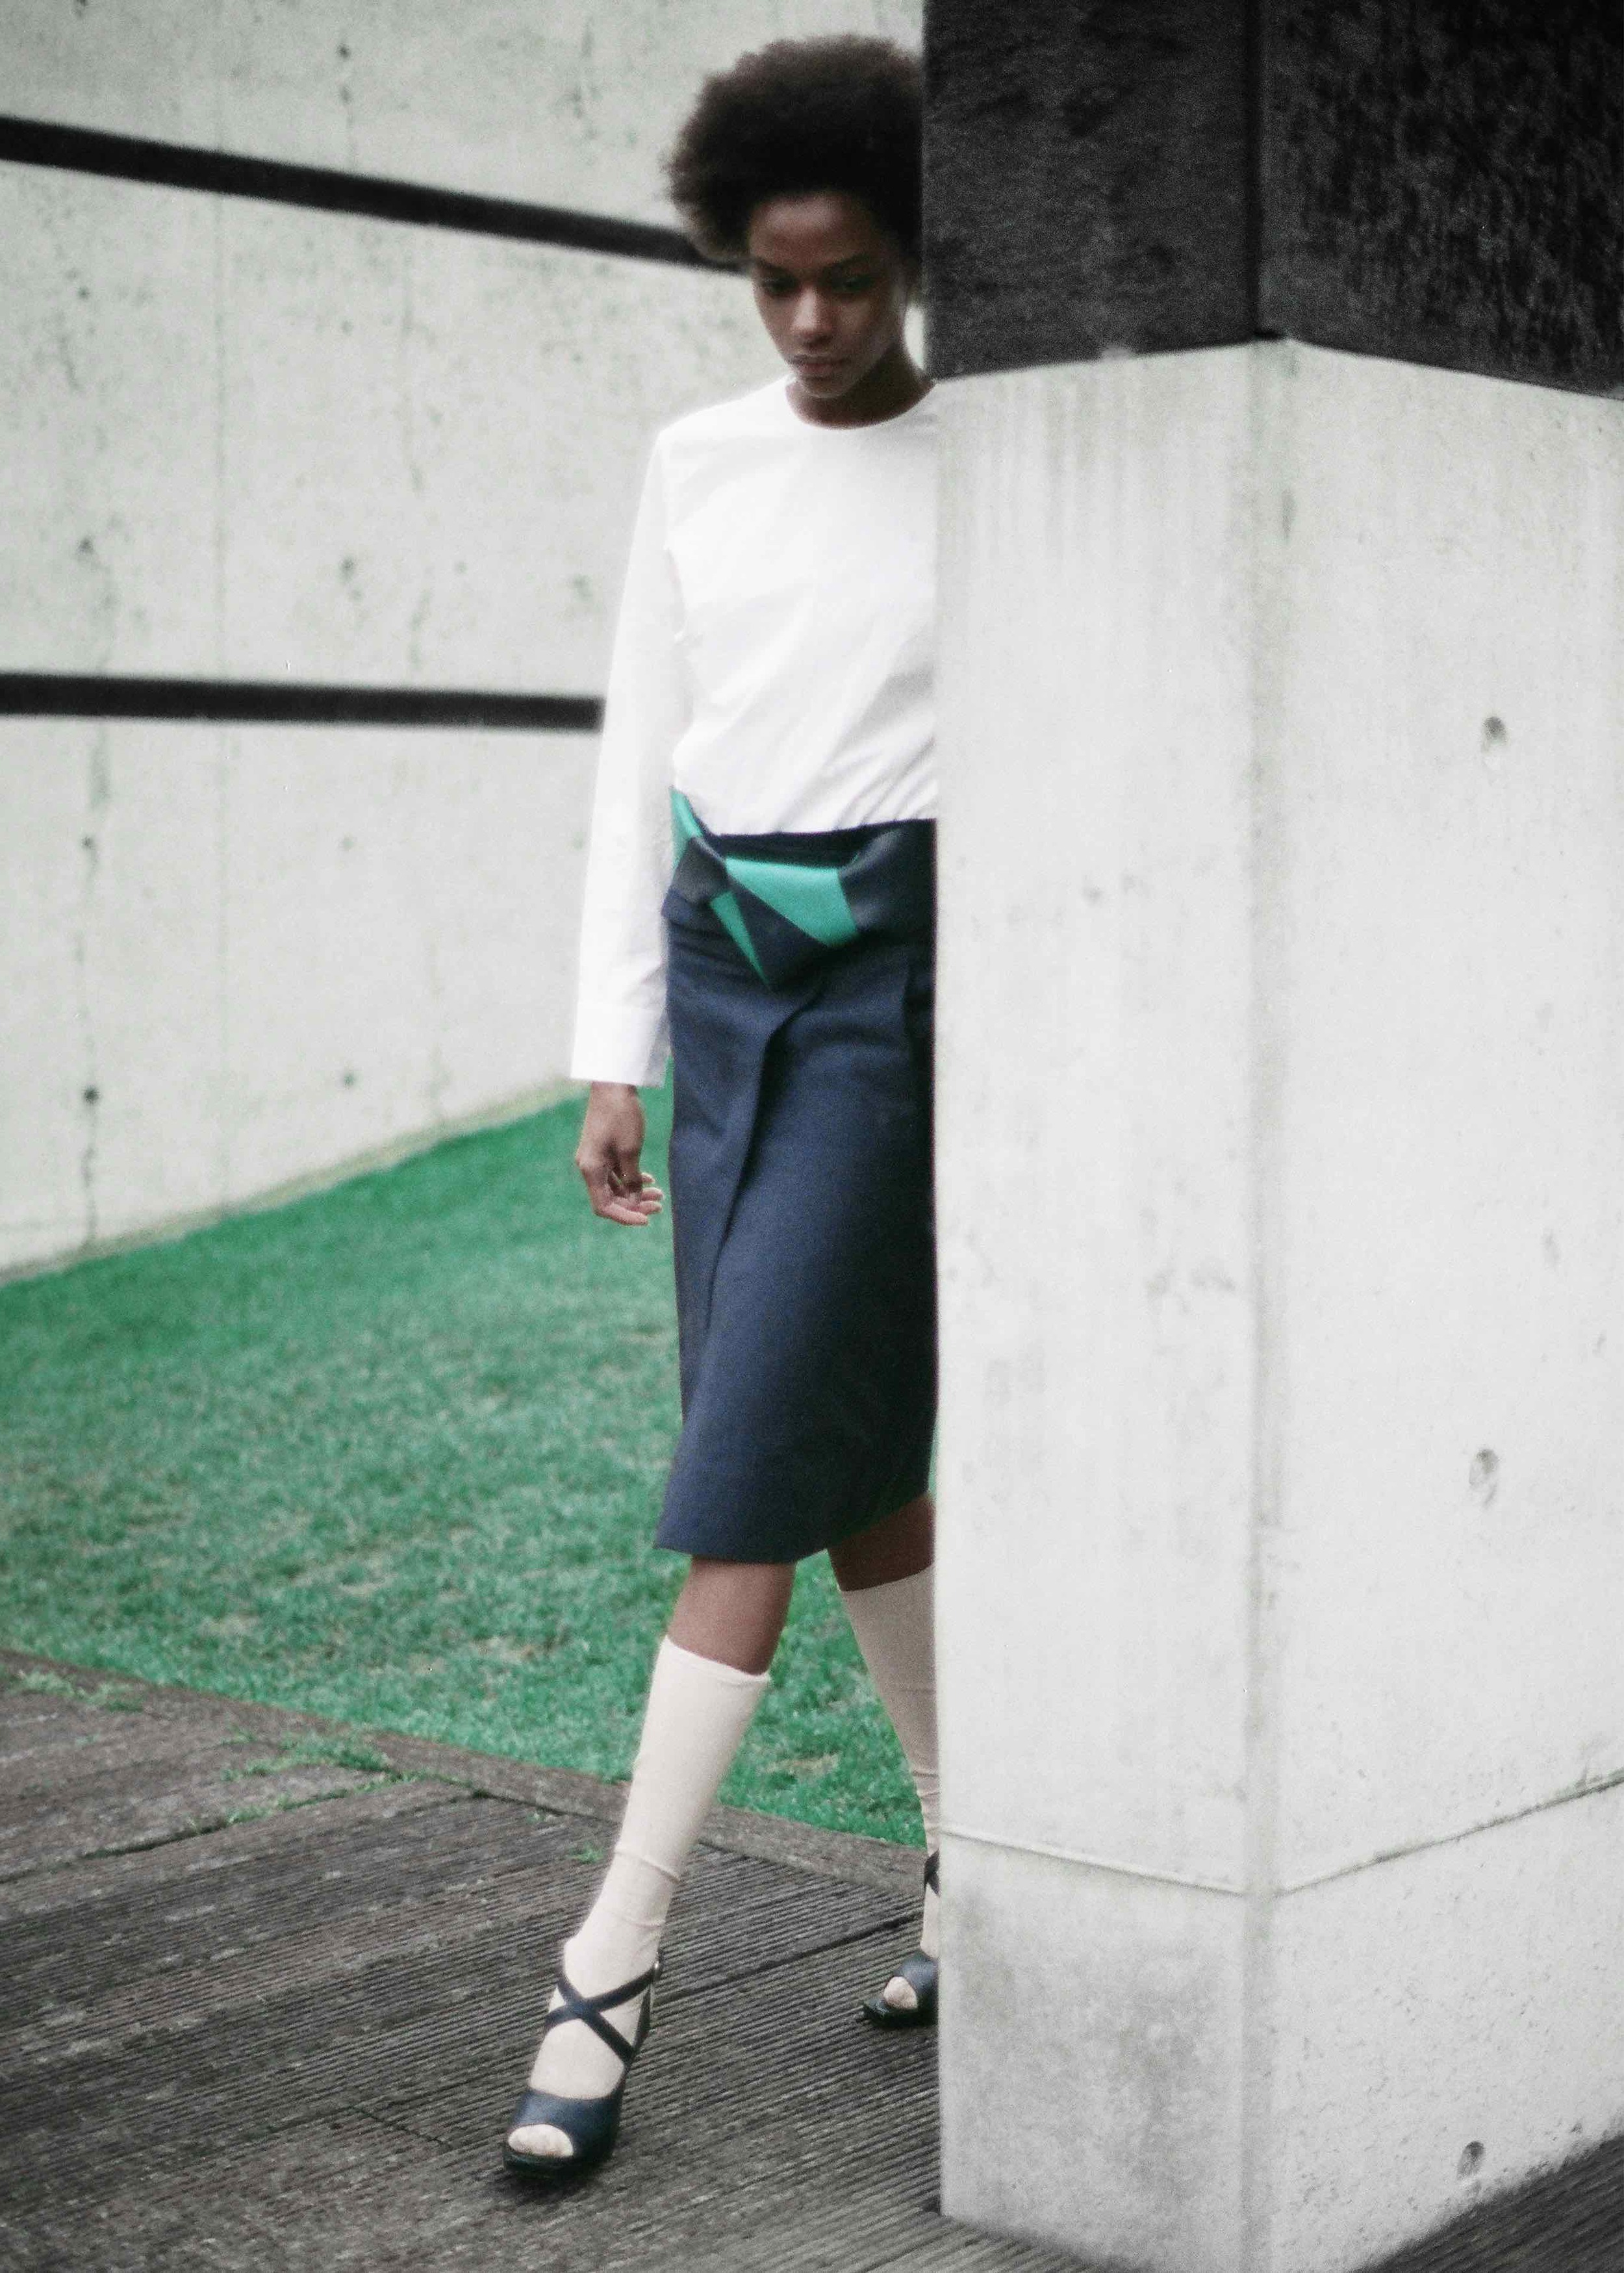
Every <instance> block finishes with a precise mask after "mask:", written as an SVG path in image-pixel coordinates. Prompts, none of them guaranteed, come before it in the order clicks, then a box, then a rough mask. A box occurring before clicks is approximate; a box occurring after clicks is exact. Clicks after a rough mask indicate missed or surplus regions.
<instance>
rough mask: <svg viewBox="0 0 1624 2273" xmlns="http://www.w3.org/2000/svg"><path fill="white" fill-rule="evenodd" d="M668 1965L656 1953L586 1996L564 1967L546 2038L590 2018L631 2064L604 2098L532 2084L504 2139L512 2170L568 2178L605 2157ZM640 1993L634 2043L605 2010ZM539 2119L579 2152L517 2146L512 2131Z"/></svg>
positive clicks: (544, 2032)
mask: <svg viewBox="0 0 1624 2273" xmlns="http://www.w3.org/2000/svg"><path fill="white" fill-rule="evenodd" d="M663 1966H664V1960H663V1959H662V1958H658V1957H656V1958H655V1962H654V1963H653V1964H652V1965H651V1966H650V1967H649V1969H648V1970H647V1973H640V1974H639V1975H638V1977H637V1978H636V1980H635V1981H623V1982H622V1983H621V1984H620V1986H619V1987H618V1988H617V1989H605V1990H604V1991H603V1992H602V1994H601V1995H599V1996H596V1997H583V1996H582V1995H581V1993H580V1990H579V1989H577V1988H576V1987H575V1985H574V1984H573V1982H572V1981H571V1980H570V1978H569V1977H568V1976H567V1975H566V1974H565V1972H564V1970H563V1969H562V1968H560V1969H559V1972H558V1984H557V1985H558V1993H559V1996H560V1997H561V1998H562V1999H563V2002H562V2003H561V2004H558V2005H555V2006H554V2007H553V2008H552V2010H551V2011H550V2013H549V2014H548V2015H547V2018H546V2019H545V2020H544V2021H543V2023H542V2040H543V2043H544V2042H545V2041H546V2037H547V2031H548V2029H557V2028H561V2027H562V2026H563V2024H564V2022H565V2021H580V2022H584V2023H585V2024H586V2026H587V2028H589V2029H591V2030H592V2033H593V2035H594V2036H595V2037H601V2038H602V2041H603V2043H604V2044H607V2045H608V2046H609V2048H610V2052H613V2053H614V2054H615V2055H616V2057H617V2059H620V2060H622V2061H623V2062H624V2063H625V2068H624V2069H623V2071H622V2074H621V2078H620V2081H619V2082H618V2083H617V2085H616V2086H615V2089H613V2091H610V2092H605V2093H604V2095H603V2097H602V2098H601V2099H561V2098H560V2097H558V2094H557V2093H556V2092H551V2091H532V2090H530V2089H528V2086H527V2088H526V2089H525V2090H524V2092H523V2093H522V2094H521V2095H520V2101H519V2105H518V2108H517V2110H516V2112H515V2113H514V2115H513V2121H512V2122H511V2123H510V2124H509V2125H508V2127H507V2129H508V2136H507V2137H506V2138H505V2140H504V2141H503V2142H502V2160H503V2161H504V2162H505V2164H506V2165H507V2167H508V2169H509V2170H510V2171H522V2172H524V2174H525V2175H526V2177H527V2178H538V2179H567V2178H572V2177H573V2176H574V2175H575V2174H576V2173H577V2172H580V2171H589V2170H591V2168H592V2167H593V2165H594V2164H596V2163H601V2162H602V2161H603V2160H604V2158H605V2157H606V2156H607V2155H608V2154H609V2153H610V2149H612V2148H613V2146H614V2143H615V2141H616V2138H617V2136H618V2134H619V2131H620V2101H621V2097H622V2095H623V2094H624V2092H625V2088H626V2079H625V2069H629V2068H630V2067H631V2065H632V2061H633V2060H634V2059H636V2058H637V2055H638V2054H639V2052H641V2050H642V2049H643V2039H644V2038H645V2037H647V2034H648V2022H649V2018H650V2015H651V2014H652V2012H653V2009H654V1984H655V1982H656V1981H657V1980H658V1979H659V1977H660V1975H661V1972H662V1969H663ZM639 1992H641V1993H642V1999H643V2002H642V2009H641V2010H640V2013H639V2014H638V2016H637V2034H636V2035H635V2036H634V2037H632V2039H631V2041H630V2043H628V2042H627V2040H626V2038H625V2037H623V2036H622V2035H621V2033H620V2031H619V2029H617V2028H616V2026H615V2025H614V2023H613V2022H612V2021H608V2020H605V2018H604V2014H606V2013H608V2012H610V2011H611V2010H612V2009H613V2008H614V2007H615V2006H617V2005H627V2004H630V2002H631V2001H632V1998H633V1997H635V1996H636V1995H637V1994H638V1993H639ZM535 2123H550V2124H551V2125H552V2127H553V2128H554V2129H555V2130H557V2131H562V2132H563V2134H564V2135H565V2138H566V2139H567V2140H568V2141H569V2142H570V2144H571V2146H572V2147H573V2149H574V2152H573V2154H570V2155H527V2154H525V2153H524V2152H523V2151H522V2150H521V2149H519V2148H517V2147H515V2146H514V2145H513V2139H512V2134H513V2133H514V2132H515V2131H525V2130H528V2129H529V2127H530V2126H531V2125H532V2124H535Z"/></svg>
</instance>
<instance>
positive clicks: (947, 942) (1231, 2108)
mask: <svg viewBox="0 0 1624 2273" xmlns="http://www.w3.org/2000/svg"><path fill="white" fill-rule="evenodd" d="M943 402H944V410H945V415H946V421H947V430H946V431H947V468H946V475H945V495H944V537H943V591H944V620H943V637H942V678H943V687H942V700H943V717H944V762H945V791H944V806H943V824H942V831H943V844H942V863H941V889H942V950H941V976H942V987H941V1001H942V1006H943V1007H942V1016H941V1026H940V1032H941V1060H940V1075H941V1091H940V1118H939V1130H940V1184H939V1202H940V1222H941V1238H942V1259H943V1336H944V1400H943V1414H944V1418H943V1430H942V1447H941V1461H940V1474H941V1500H942V1511H943V1527H944V1528H943V1554H942V1560H941V1564H940V1578H939V1604H940V1612H939V1615H940V1618H941V1637H940V1639H941V1644H942V1662H943V1663H944V1665H945V1667H946V1668H947V1674H946V1676H945V1679H944V1690H943V1742H944V1775H945V1804H946V1817H947V1842H946V1851H947V1879H948V1883H949V1886H950V1887H951V1889H952V1891H951V1894H950V1895H949V1899H948V1901H947V1912H946V1934H947V1942H946V1949H947V1968H948V1969H947V1977H946V1987H945V1991H944V1999H945V2001H944V2071H943V2073H944V2138H945V2142H946V2148H947V2163H946V2169H947V2196H946V2199H947V2207H948V2209H950V2210H953V2211H954V2212H955V2213H957V2214H960V2215H963V2216H965V2217H974V2218H977V2219H984V2220H985V2221H986V2222H988V2223H990V2224H996V2225H998V2226H999V2227H1001V2228H1003V2229H1004V2230H1006V2231H1010V2232H1019V2233H1025V2234H1029V2235H1040V2236H1044V2237H1046V2238H1048V2239H1052V2240H1055V2241H1061V2240H1064V2241H1066V2242H1067V2243H1069V2245H1070V2246H1072V2247H1082V2248H1085V2249H1089V2250H1094V2251H1097V2252H1098V2253H1099V2254H1102V2255H1105V2256H1111V2257H1119V2258H1120V2259H1121V2260H1122V2261H1123V2262H1126V2263H1128V2264H1131V2265H1137V2266H1143V2267H1146V2268H1149V2269H1154V2273H1351V2269H1352V2268H1354V2267H1358V2266H1361V2265H1365V2264H1367V2263H1369V2262H1371V2261H1372V2260H1373V2259H1374V2258H1377V2257H1379V2256H1381V2254H1382V2253H1383V2252H1384V2251H1390V2250H1392V2249H1395V2248H1396V2247H1400V2246H1402V2245H1403V2244H1404V2243H1406V2242H1407V2241H1408V2240H1410V2239H1411V2238H1412V2237H1415V2236H1418V2235H1422V2234H1425V2233H1426V2232H1429V2231H1430V2230H1433V2229H1435V2228H1438V2227H1441V2226H1442V2225H1443V2224H1446V2223H1447V2221H1448V2219H1449V2218H1450V2217H1452V2216H1454V2215H1455V2214H1456V2211H1457V2210H1459V2209H1461V2208H1462V2207H1463V2206H1464V2205H1466V2204H1468V2203H1470V2202H1472V2201H1474V2200H1477V2199H1478V2198H1480V2197H1481V2196H1482V2195H1483V2194H1486V2193H1491V2192H1493V2191H1494V2190H1496V2189H1504V2188H1506V2187H1510V2186H1513V2185H1515V2183H1516V2182H1518V2181H1519V2180H1520V2179H1523V2177H1525V2176H1526V2175H1528V2174H1530V2173H1532V2172H1538V2171H1541V2170H1544V2169H1546V2168H1548V2167H1550V2166H1553V2165H1560V2164H1561V2163H1562V2162H1563V2161H1564V2160H1565V2159H1566V2158H1567V2157H1571V2156H1573V2155H1575V2154H1577V2153H1579V2152H1581V2151H1582V2150H1583V2149H1584V2148H1585V2147H1587V2146H1588V2145H1589V2144H1590V2143H1592V2142H1595V2141H1596V2140H1597V2139H1598V2138H1600V2137H1603V2136H1605V2135H1607V2134H1610V2133H1613V2132H1616V2131H1619V2130H1620V2129H1621V2128H1624V2076H1621V2074H1620V2066H1619V2061H1618V2057H1617V2047H1618V2045H1619V2044H1620V2043H1621V2042H1624V1980H1621V1978H1620V1972H1619V1969H1618V1966H1617V1962H1616V1951H1617V1949H1618V1948H1619V1947H1620V1945H1621V1944H1624V1662H1621V1661H1620V1654H1619V1652H1618V1650H1617V1647H1616V1640H1615V1638H1616V1635H1617V1633H1618V1632H1619V1631H1620V1627H1621V1625H1624V1526H1621V1525H1620V1520H1619V1515H1620V1508H1619V1491H1620V1486H1619V1477H1620V1471H1621V1462H1620V1450H1621V1446H1620V1416H1621V1415H1624V1371H1621V1368H1624V1199H1621V1197H1620V1195H1624V1056H1621V1055H1620V1050H1619V1047H1618V1037H1619V1031H1620V1018H1621V1017H1624V922H1621V921H1620V901H1619V894H1618V884H1617V880H1618V876H1619V874H1620V870H1621V869H1624V781H1621V780H1620V773H1619V768H1618V753H1619V750H1620V746H1624V416H1621V415H1620V409H1619V407H1618V406H1616V405H1614V404H1612V403H1609V402H1605V401H1594V400H1587V399H1586V398H1585V397H1583V395H1580V394H1566V393H1560V392H1557V391H1555V390H1552V389H1547V388H1543V387H1533V386H1518V385H1514V384H1510V383H1508V382H1505V381H1501V380H1495V379H1483V378H1476V377H1469V376H1463V375H1460V374H1456V373H1451V372H1445V371H1429V370H1425V369H1421V368H1418V367H1417V366H1415V365H1413V364H1394V363H1384V362H1381V361H1380V360H1377V359H1374V358H1371V357H1364V356H1342V355H1337V354H1333V353H1329V352H1327V351H1323V350H1318V349H1305V348H1298V347H1295V346H1292V345H1290V344H1284V343H1280V344H1274V345H1260V346H1253V347H1241V348H1237V349H1216V350H1213V351H1210V352H1204V353H1198V354H1192V355H1187V356H1185V355H1174V356H1158V357H1152V358H1144V359H1139V360H1131V361H1119V362H1111V363H1096V364H1078V365H1074V366H1071V367H1069V368H1062V369H1057V370H1051V371H1028V372H1023V373H1018V374H1014V375H1011V376H1008V377H1006V378H989V379H973V380H966V381H961V382H950V383H949V385H948V386H947V388H946V389H945V390H944V394H943ZM1034 1604H1041V1605H1043V1610H1042V1613H1041V1615H1039V1614H1037V1613H1035V1611H1034V1607H1033V1606H1034ZM1023 2064H1025V2065H1026V2066H1027V2067H1028V2072H1029V2074H1031V2075H1032V2077H1033V2088H1032V2089H1031V2091H1030V2092H1029V2094H1028V2095H1026V2096H1023V2097H1022V2098H1021V2099H1020V2100H1018V2101H1017V2100H1014V2099H1012V2098H1011V2097H1010V2096H1009V2094H1008V2093H1007V2090H1006V2089H1004V2088H1003V2086H1002V2081H1001V2080H1002V2079H1003V2078H1005V2077H1007V2074H1010V2073H1011V2072H1013V2071H1014V2070H1015V2069H1017V2068H1019V2067H1022V2065H1023ZM1077 2107H1080V2108H1081V2109H1082V2110H1083V2111H1084V2120H1083V2123H1082V2126H1081V2132H1082V2138H1081V2143H1079V2141H1078V2139H1077V2137H1076V2135H1075V2134H1074V2131H1073V2129H1072V2127H1071V2126H1070V2124H1069V2122H1068V2119H1067V2113H1066V2111H1070V2110H1071V2109H1073V2108H1077Z"/></svg>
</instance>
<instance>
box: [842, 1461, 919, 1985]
mask: <svg viewBox="0 0 1624 2273" xmlns="http://www.w3.org/2000/svg"><path fill="white" fill-rule="evenodd" d="M934 1553H935V1509H934V1506H933V1504H932V1501H931V1498H930V1497H929V1495H928V1494H926V1495H924V1497H921V1498H918V1499H915V1500H909V1502H908V1504H907V1505H906V1506H905V1507H900V1508H898V1509H897V1511H896V1512H895V1514H894V1515H890V1516H887V1518H886V1519H885V1520H884V1521H883V1522H881V1523H877V1524H875V1525H873V1526H872V1528H871V1529H869V1530H867V1531H864V1532H859V1533H858V1534H857V1537H856V1538H855V1539H848V1540H843V1541H842V1542H841V1544H840V1545H839V1546H838V1547H834V1548H831V1549H830V1550H829V1560H830V1562H831V1563H832V1564H834V1576H835V1578H836V1579H837V1580H838V1582H839V1585H840V1589H841V1598H842V1601H843V1602H844V1603H845V1605H846V1615H847V1617H849V1619H850V1620H851V1630H852V1632H853V1633H854V1634H855V1635H856V1636H857V1647H858V1648H859V1649H860V1650H861V1651H862V1653H863V1657H864V1663H865V1664H866V1665H867V1667H868V1669H869V1671H870V1673H871V1674H872V1677H873V1681H874V1686H875V1688H876V1689H877V1690H878V1691H879V1698H880V1702H881V1703H882V1704H883V1705H884V1707H885V1708H886V1711H887V1713H888V1714H890V1716H891V1725H892V1727H893V1728H894V1729H895V1730H896V1734H897V1741H898V1742H899V1743H900V1744H901V1745H902V1752H903V1756H904V1758H905V1759H906V1760H907V1762H908V1766H909V1771H910V1773H911V1774H912V1776H913V1780H914V1789H915V1790H916V1791H917V1793H918V1795H919V1812H920V1813H921V1814H922V1815H923V1817H924V1843H925V1848H926V1851H927V1852H929V1851H930V1850H932V1849H934V1848H935V1847H936V1846H937V1844H938V1842H939V1839H940V1836H941V1816H940V1804H939V1797H938V1783H937V1766H936V1648H935V1600H934V1588H933V1584H932V1576H933V1565H934ZM936 1919H937V1898H936V1894H935V1890H934V1889H933V1888H927V1889H926V1892H925V1897H924V1917H923V1919H922V1920H921V1923H920V1927H919V1947H920V1948H921V1949H923V1950H924V1953H925V1954H926V1956H927V1957H934V1956H935V1955H936V1953H937V1932H936ZM882 1993H883V1994H884V1997H885V1999H886V2002H887V2004H889V2005H892V2006H894V2007H896V2008H897V2009H898V2010H899V2011H911V2010H913V2009H914V2008H915V2007H917V2002H918V1999H917V1996H916V1994H915V1992H914V1990H913V1989H912V1987H911V1986H910V1984H909V1983H908V1982H906V1981H904V1980H902V1978H901V1977H898V1976H893V1977H892V1978H891V1979H890V1980H889V1981H888V1982H887V1984H886V1986H885V1989H884V1992H882Z"/></svg>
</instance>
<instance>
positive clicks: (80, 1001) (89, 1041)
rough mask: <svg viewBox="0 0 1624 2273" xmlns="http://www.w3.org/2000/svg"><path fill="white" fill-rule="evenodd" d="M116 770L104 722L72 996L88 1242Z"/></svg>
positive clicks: (92, 1229) (93, 764)
mask: <svg viewBox="0 0 1624 2273" xmlns="http://www.w3.org/2000/svg"><path fill="white" fill-rule="evenodd" d="M112 793H113V789H112V776H111V769H110V767H109V759H108V735H107V729H106V727H105V726H101V727H98V728H97V730H96V731H95V733H94V737H93V739H92V741H91V746H90V756H89V761H88V765H87V767H86V797H85V814H86V825H85V828H84V829H83V831H82V833H81V835H80V837H79V863H80V866H79V913H78V918H77V920H76V921H75V924H74V927H73V999H74V1014H75V1017H76V1019H77V1022H78V1025H79V1062H80V1065H81V1066H82V1068H83V1069H84V1075H83V1081H82V1084H81V1087H80V1090H79V1107H80V1122H79V1191H80V1194H81V1197H82V1204H83V1208H84V1242H85V1244H86V1246H89V1245H91V1244H92V1243H93V1242H94V1240H95V1238H96V1236H97V1234H98V1231H99V1228H100V1209H99V1199H98V1191H97V1169H98V1166H99V1154H100V1146H101V1078H100V1074H99V1071H98V1066H97V1049H96V1019H95V1006H94V1001H93V999H92V981H91V970H90V955H91V935H92V932H93V929H94V923H95V916H96V899H97V884H98V882H99V881H100V877H101V836H102V828H103V822H104V819H105V816H106V814H107V809H108V806H109V803H110V802H111V799H112Z"/></svg>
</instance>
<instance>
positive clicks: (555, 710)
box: [0, 671, 603, 734]
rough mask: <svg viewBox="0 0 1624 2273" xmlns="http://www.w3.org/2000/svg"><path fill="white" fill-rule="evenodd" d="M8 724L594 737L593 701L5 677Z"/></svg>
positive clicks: (2, 700)
mask: <svg viewBox="0 0 1624 2273" xmlns="http://www.w3.org/2000/svg"><path fill="white" fill-rule="evenodd" d="M0 716H8V717H13V718H15V717H28V718H176V719H185V720H190V721H191V722H193V723H196V724H215V725H247V726H464V727H478V728H482V729H484V730H490V729H492V728H495V729H497V730H498V731H507V732H519V733H575V734H582V733H595V731H597V729H598V727H599V726H600V724H602V716H603V705H602V701H601V699H600V698H599V697H598V696H597V695H595V694H500V693H496V694H493V693H486V692H483V691H481V690H478V689H471V688H460V687H444V686H299V685H296V684H293V683H291V682H289V681H288V680H285V679H273V680H258V679H115V678H110V677H105V676H103V675H102V674H101V673H100V672H84V673H66V672H60V671H0Z"/></svg>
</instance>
